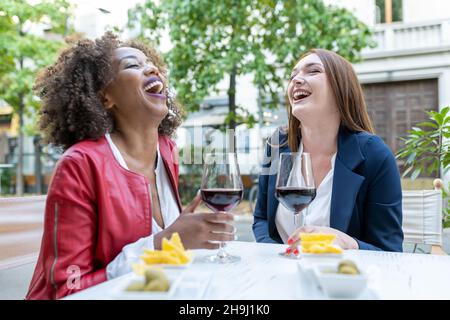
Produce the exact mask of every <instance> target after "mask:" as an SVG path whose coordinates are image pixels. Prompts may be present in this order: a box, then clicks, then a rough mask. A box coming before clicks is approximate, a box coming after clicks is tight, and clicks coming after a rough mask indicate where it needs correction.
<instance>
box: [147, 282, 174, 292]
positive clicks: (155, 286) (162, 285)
mask: <svg viewBox="0 0 450 320" xmlns="http://www.w3.org/2000/svg"><path fill="white" fill-rule="evenodd" d="M144 290H145V291H167V290H169V282H167V281H164V279H155V280H152V281H150V282H149V283H148V284H147V285H146V286H145V289H144Z"/></svg>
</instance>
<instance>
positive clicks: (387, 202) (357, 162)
mask: <svg viewBox="0 0 450 320" xmlns="http://www.w3.org/2000/svg"><path fill="white" fill-rule="evenodd" d="M279 138H280V139H279V141H280V143H279V144H280V147H273V146H272V147H271V146H270V145H269V144H267V149H266V154H265V159H264V163H263V168H262V173H261V175H260V177H259V187H258V199H257V202H256V208H255V212H254V213H253V216H254V222H253V233H254V234H255V238H256V241H257V242H268V243H282V240H281V238H280V235H279V234H278V231H277V227H276V225H275V215H276V212H277V208H278V200H277V198H276V197H275V183H276V178H277V169H278V161H279V153H283V152H290V149H289V147H288V146H287V143H284V142H286V141H287V134H286V133H285V132H283V131H282V130H280V131H279ZM330 227H331V228H334V229H338V230H340V231H342V232H345V233H346V234H348V235H349V236H351V237H353V238H354V239H355V240H356V241H357V242H358V245H359V248H360V249H362V250H385V251H402V243H403V231H402V190H401V184H400V175H399V171H398V168H397V163H396V160H395V157H394V155H393V154H392V152H391V150H390V149H389V148H388V146H386V144H385V143H384V142H383V140H381V138H379V137H378V136H376V135H373V134H369V133H366V132H350V131H348V130H346V129H343V128H341V129H340V130H339V136H338V151H337V156H336V162H335V166H334V175H333V193H332V195H331V212H330Z"/></svg>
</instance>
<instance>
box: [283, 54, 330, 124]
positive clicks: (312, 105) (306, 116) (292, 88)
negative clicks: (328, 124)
mask: <svg viewBox="0 0 450 320" xmlns="http://www.w3.org/2000/svg"><path fill="white" fill-rule="evenodd" d="M287 95H288V98H289V103H290V105H291V108H292V114H293V115H294V116H295V117H296V118H297V119H299V120H300V121H308V120H320V119H326V118H327V117H329V116H330V115H331V114H335V113H338V109H337V107H336V102H335V98H334V96H333V92H332V90H331V87H330V84H329V82H328V79H327V75H326V73H325V68H324V65H323V63H322V61H321V60H320V58H319V56H318V55H317V54H315V53H312V54H309V55H307V56H305V57H304V58H302V59H301V60H300V61H299V62H298V63H297V65H296V66H295V67H294V69H293V70H292V73H291V80H290V81H289V85H288V89H287Z"/></svg>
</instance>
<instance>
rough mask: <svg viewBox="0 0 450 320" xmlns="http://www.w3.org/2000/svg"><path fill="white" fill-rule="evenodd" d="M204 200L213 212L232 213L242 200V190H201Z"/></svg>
mask: <svg viewBox="0 0 450 320" xmlns="http://www.w3.org/2000/svg"><path fill="white" fill-rule="evenodd" d="M201 194H202V200H203V201H204V202H205V204H206V205H207V206H208V208H210V209H211V210H213V211H231V210H233V209H234V208H235V207H236V206H237V205H238V204H239V202H241V199H242V189H218V188H214V189H201Z"/></svg>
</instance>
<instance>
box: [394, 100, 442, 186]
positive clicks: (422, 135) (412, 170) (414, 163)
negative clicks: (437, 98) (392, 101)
mask: <svg viewBox="0 0 450 320" xmlns="http://www.w3.org/2000/svg"><path fill="white" fill-rule="evenodd" d="M449 109H450V108H449V107H444V108H442V109H441V111H439V112H436V111H427V114H428V116H429V119H430V121H426V122H421V123H419V124H417V126H416V127H413V128H412V130H410V131H408V136H407V137H406V138H402V140H403V141H404V143H405V146H404V147H403V148H401V149H400V150H399V151H398V152H397V158H399V159H404V160H406V163H405V166H406V170H405V172H404V173H403V177H406V176H407V175H409V174H410V175H411V179H413V180H414V179H415V178H417V177H418V176H419V175H420V174H422V173H425V172H426V173H427V174H429V175H434V176H435V177H436V178H438V177H439V176H440V171H441V168H442V169H443V170H444V172H443V173H445V172H447V171H448V170H449V169H450V140H448V139H449V138H450V114H449ZM420 127H422V128H420Z"/></svg>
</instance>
